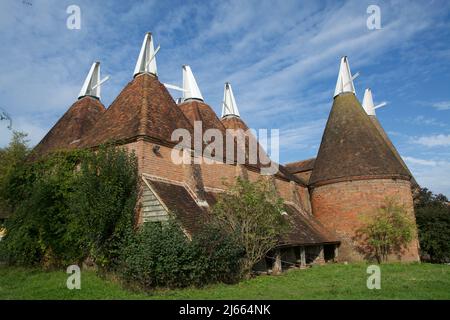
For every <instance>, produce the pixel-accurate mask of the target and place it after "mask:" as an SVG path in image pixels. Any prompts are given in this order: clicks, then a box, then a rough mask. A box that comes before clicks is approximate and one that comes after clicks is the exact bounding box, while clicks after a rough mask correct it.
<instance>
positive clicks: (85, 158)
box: [0, 147, 137, 267]
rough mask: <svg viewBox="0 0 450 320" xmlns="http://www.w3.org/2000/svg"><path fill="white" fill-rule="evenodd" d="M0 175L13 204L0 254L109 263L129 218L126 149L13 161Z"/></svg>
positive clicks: (133, 180) (131, 160)
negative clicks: (30, 160)
mask: <svg viewBox="0 0 450 320" xmlns="http://www.w3.org/2000/svg"><path fill="white" fill-rule="evenodd" d="M5 181H6V182H5ZM3 182H4V183H3V184H2V185H3V187H2V188H3V190H4V191H5V193H6V194H8V196H7V197H6V198H7V200H8V204H9V206H10V207H11V208H14V209H13V213H12V216H11V217H10V219H8V220H7V222H6V224H5V225H6V230H7V233H6V236H5V237H4V239H3V240H2V241H1V242H0V252H1V258H2V259H3V260H6V261H7V262H9V263H10V264H21V265H36V264H41V265H43V266H46V267H58V266H61V265H67V264H73V263H77V264H80V263H81V262H82V261H83V260H84V259H86V258H87V257H92V258H93V259H94V261H95V262H96V263H97V264H98V265H99V266H101V267H112V266H113V265H114V263H115V261H116V260H117V258H116V257H117V256H118V248H119V247H120V245H121V242H122V241H123V239H124V238H125V237H126V234H127V233H128V232H131V230H132V228H133V223H134V206H135V203H136V189H137V167H136V159H135V157H134V156H133V155H130V154H128V153H127V152H126V151H125V150H121V149H118V148H113V147H111V148H110V147H102V148H100V150H98V151H97V152H89V151H71V152H58V153H54V154H52V155H50V156H48V157H46V158H44V159H41V160H39V161H36V162H33V163H22V164H20V165H17V166H15V168H14V170H10V171H9V173H8V175H7V176H6V177H5V179H4V180H3Z"/></svg>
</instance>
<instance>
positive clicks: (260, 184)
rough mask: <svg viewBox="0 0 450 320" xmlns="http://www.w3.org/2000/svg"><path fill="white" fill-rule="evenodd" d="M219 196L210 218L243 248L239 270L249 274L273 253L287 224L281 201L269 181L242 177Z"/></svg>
mask: <svg viewBox="0 0 450 320" xmlns="http://www.w3.org/2000/svg"><path fill="white" fill-rule="evenodd" d="M227 187H228V190H227V191H226V192H225V193H223V194H222V195H220V197H219V199H218V201H217V203H216V204H215V205H214V207H213V210H212V211H213V215H214V217H215V219H216V220H217V223H218V224H219V226H221V228H222V229H223V230H226V231H227V232H228V233H229V234H233V235H235V236H236V238H237V239H238V243H239V244H240V245H242V246H243V248H244V249H245V257H244V259H243V262H242V271H243V273H244V274H245V275H248V274H249V273H250V271H251V269H252V268H253V266H254V265H255V264H256V263H257V262H258V261H260V260H261V259H262V258H264V257H265V255H266V254H267V252H269V251H270V250H272V249H273V248H274V247H275V246H276V244H277V242H278V238H279V236H280V234H281V233H282V232H283V231H284V230H285V228H286V226H287V221H286V220H285V219H284V218H283V216H282V212H283V211H284V205H283V200H282V199H281V198H280V197H278V195H277V194H276V191H275V189H274V187H273V186H272V185H271V184H270V182H269V181H267V180H264V179H260V180H258V181H257V182H250V181H248V180H243V179H241V178H237V179H236V183H235V184H234V185H228V186H227Z"/></svg>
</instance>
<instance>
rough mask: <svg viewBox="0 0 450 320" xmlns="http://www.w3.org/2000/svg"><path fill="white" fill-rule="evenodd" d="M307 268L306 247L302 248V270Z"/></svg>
mask: <svg viewBox="0 0 450 320" xmlns="http://www.w3.org/2000/svg"><path fill="white" fill-rule="evenodd" d="M305 267H306V251H305V247H301V248H300V268H305Z"/></svg>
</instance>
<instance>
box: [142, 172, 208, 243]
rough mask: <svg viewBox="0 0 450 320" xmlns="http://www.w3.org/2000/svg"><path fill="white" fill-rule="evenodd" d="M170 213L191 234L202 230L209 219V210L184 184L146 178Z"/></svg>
mask: <svg viewBox="0 0 450 320" xmlns="http://www.w3.org/2000/svg"><path fill="white" fill-rule="evenodd" d="M146 180H147V182H148V183H149V184H150V185H151V187H152V188H153V190H154V191H155V192H156V194H157V196H158V197H159V199H161V201H162V202H163V203H164V205H165V206H166V207H167V209H168V210H169V211H170V213H172V214H174V215H175V217H176V218H177V220H178V221H179V222H180V223H181V225H182V227H183V228H184V229H185V230H186V231H187V232H188V233H189V234H190V235H192V234H194V233H195V232H198V231H200V230H201V228H202V225H203V223H205V222H207V221H208V212H207V211H206V209H205V208H204V207H200V206H199V205H198V204H197V202H195V200H194V199H193V198H192V196H191V194H190V193H189V192H188V191H187V190H186V188H185V187H184V186H182V185H178V184H172V183H169V182H165V181H158V180H151V179H146Z"/></svg>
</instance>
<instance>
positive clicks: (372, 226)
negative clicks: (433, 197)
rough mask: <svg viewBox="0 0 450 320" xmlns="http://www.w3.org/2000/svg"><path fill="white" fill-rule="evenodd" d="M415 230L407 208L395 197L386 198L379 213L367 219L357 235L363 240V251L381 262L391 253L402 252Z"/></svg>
mask: <svg viewBox="0 0 450 320" xmlns="http://www.w3.org/2000/svg"><path fill="white" fill-rule="evenodd" d="M414 230H415V225H414V222H413V221H412V220H410V219H409V218H408V216H407V211H406V209H405V208H404V207H403V206H402V205H400V204H398V203H397V202H396V201H395V200H394V199H386V204H385V205H383V206H382V207H381V208H380V209H379V210H378V213H377V214H375V215H374V216H371V217H369V218H367V219H366V221H365V223H364V226H363V227H362V228H360V229H359V230H358V231H357V236H358V237H359V238H360V239H362V241H363V245H362V246H361V247H362V248H363V251H365V253H366V254H367V255H369V256H372V257H374V258H376V260H377V261H378V263H381V262H383V261H387V258H388V255H389V254H391V253H397V252H400V251H401V250H402V248H403V247H405V246H406V245H407V244H408V243H410V242H411V240H412V239H413V237H414V234H415V233H414Z"/></svg>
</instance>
